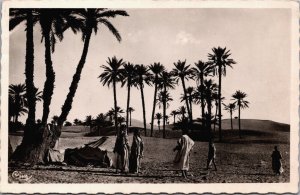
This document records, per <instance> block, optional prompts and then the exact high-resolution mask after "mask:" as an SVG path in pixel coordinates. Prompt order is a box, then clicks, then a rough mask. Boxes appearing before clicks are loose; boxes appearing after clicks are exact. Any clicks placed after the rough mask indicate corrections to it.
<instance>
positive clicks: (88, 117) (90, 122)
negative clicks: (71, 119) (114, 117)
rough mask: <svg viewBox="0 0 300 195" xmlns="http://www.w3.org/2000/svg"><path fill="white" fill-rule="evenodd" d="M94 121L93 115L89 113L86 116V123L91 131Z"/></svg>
mask: <svg viewBox="0 0 300 195" xmlns="http://www.w3.org/2000/svg"><path fill="white" fill-rule="evenodd" d="M92 121H93V117H92V115H88V116H86V117H85V120H84V123H85V125H86V126H89V127H90V131H91V127H92Z"/></svg>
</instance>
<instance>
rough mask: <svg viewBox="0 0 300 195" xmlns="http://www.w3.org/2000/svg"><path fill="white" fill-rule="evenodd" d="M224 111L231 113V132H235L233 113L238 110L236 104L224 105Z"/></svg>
mask: <svg viewBox="0 0 300 195" xmlns="http://www.w3.org/2000/svg"><path fill="white" fill-rule="evenodd" d="M223 106H224V110H227V111H228V112H229V113H230V124H231V130H233V125H232V113H233V111H235V110H236V107H235V104H234V103H229V104H224V103H223Z"/></svg>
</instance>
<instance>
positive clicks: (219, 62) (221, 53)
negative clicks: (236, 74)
mask: <svg viewBox="0 0 300 195" xmlns="http://www.w3.org/2000/svg"><path fill="white" fill-rule="evenodd" d="M212 51H213V53H212V54H210V53H209V54H208V59H209V62H208V63H209V64H211V65H212V66H214V74H218V73H219V71H220V72H221V74H222V75H226V66H229V67H230V68H232V66H231V65H232V64H236V62H235V61H234V60H233V59H231V58H229V56H230V55H231V53H230V50H226V47H224V48H221V47H218V48H215V47H214V48H213V49H212ZM219 69H220V70H219Z"/></svg>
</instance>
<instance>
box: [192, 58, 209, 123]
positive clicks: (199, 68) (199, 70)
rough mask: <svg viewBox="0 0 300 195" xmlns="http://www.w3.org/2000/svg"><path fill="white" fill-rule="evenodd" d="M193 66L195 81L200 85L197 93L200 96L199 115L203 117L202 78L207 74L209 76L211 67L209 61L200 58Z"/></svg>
mask: <svg viewBox="0 0 300 195" xmlns="http://www.w3.org/2000/svg"><path fill="white" fill-rule="evenodd" d="M195 66H196V68H195V67H193V68H192V71H193V75H194V77H195V79H196V81H197V82H198V83H197V86H200V87H199V88H200V90H199V92H200V94H199V97H200V101H201V117H202V118H203V117H204V112H205V110H204V107H205V104H204V97H203V92H202V91H203V90H202V88H203V85H204V79H205V77H207V76H211V73H212V72H213V67H212V66H211V65H210V64H209V63H205V62H203V61H201V60H199V61H198V62H197V63H195Z"/></svg>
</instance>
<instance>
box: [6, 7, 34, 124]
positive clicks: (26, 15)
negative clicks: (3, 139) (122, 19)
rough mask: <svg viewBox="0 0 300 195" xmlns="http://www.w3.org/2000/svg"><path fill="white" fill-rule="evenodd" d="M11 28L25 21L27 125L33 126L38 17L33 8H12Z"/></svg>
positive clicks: (10, 13) (10, 11)
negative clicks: (35, 33)
mask: <svg viewBox="0 0 300 195" xmlns="http://www.w3.org/2000/svg"><path fill="white" fill-rule="evenodd" d="M9 15H10V19H9V30H13V29H14V28H15V27H16V26H18V25H19V24H21V23H22V22H25V24H26V27H25V30H26V53H25V84H26V86H27V87H26V96H27V101H28V117H27V120H26V126H27V127H29V128H30V127H32V126H33V124H35V107H36V104H35V101H34V89H35V86H34V82H33V76H34V42H33V26H34V24H35V23H36V20H37V17H36V16H35V15H34V14H33V10H32V9H10V10H9Z"/></svg>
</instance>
